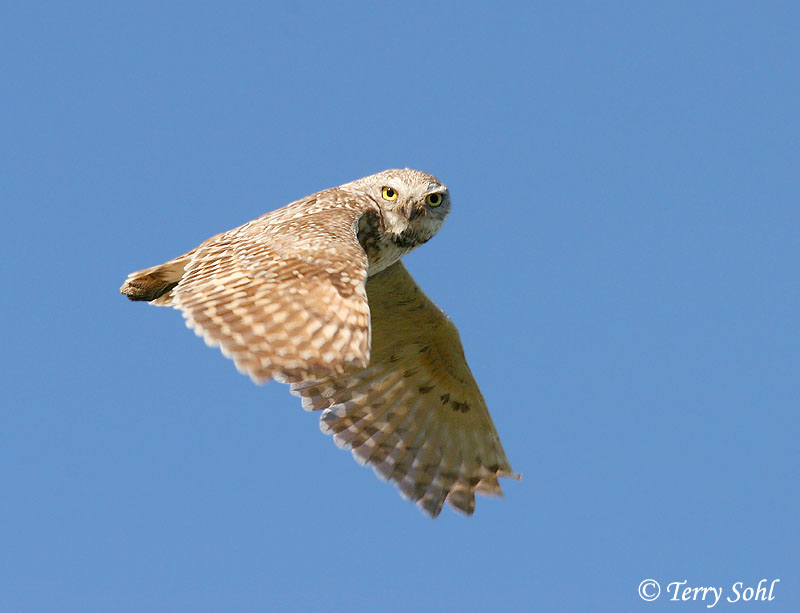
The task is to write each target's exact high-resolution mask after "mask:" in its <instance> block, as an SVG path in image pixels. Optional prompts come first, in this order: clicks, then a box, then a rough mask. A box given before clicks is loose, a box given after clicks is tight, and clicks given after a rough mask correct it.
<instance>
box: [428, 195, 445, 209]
mask: <svg viewBox="0 0 800 613" xmlns="http://www.w3.org/2000/svg"><path fill="white" fill-rule="evenodd" d="M425 203H426V204H427V205H428V206H434V207H435V206H439V205H440V204H441V203H442V195H441V194H428V196H427V198H425Z"/></svg>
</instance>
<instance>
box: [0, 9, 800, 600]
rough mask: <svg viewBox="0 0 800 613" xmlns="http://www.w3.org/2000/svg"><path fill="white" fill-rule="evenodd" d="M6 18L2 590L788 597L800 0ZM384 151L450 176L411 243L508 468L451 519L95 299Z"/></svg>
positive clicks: (394, 162) (217, 369) (257, 393)
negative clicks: (495, 492)
mask: <svg viewBox="0 0 800 613" xmlns="http://www.w3.org/2000/svg"><path fill="white" fill-rule="evenodd" d="M0 11H1V13H0V45H1V47H2V48H0V69H1V73H2V74H3V90H4V93H3V95H2V96H1V97H0V109H2V113H1V114H0V122H2V125H1V126H0V129H2V132H1V133H0V140H1V141H2V147H0V155H2V159H1V162H2V163H1V164H0V200H1V201H2V202H3V203H4V213H3V217H4V220H5V222H4V225H3V228H4V232H3V234H4V240H3V241H2V247H1V248H2V258H3V265H2V267H0V270H2V279H3V287H4V288H5V290H4V294H3V295H4V300H3V307H2V308H3V315H4V320H5V322H6V326H5V327H4V331H3V339H4V345H5V347H6V350H5V351H4V352H2V354H0V365H1V366H2V370H3V372H4V373H5V377H4V378H3V383H2V388H0V389H1V392H0V393H1V394H2V396H0V402H1V403H2V409H1V411H2V412H1V413H0V415H1V416H2V424H1V426H0V487H2V492H3V495H2V498H3V502H2V504H0V526H1V527H0V542H2V547H0V610H3V611H14V612H16V611H82V612H83V611H109V610H113V611H259V610H269V611H340V610H356V611H358V610H380V611H389V612H391V611H409V610H418V611H433V610H460V611H487V610H497V611H587V610H609V611H638V610H641V611H660V610H669V611H695V610H697V611H699V610H708V609H706V607H705V603H701V602H683V603H678V602H671V601H669V600H665V598H667V597H666V596H664V595H663V594H662V596H661V598H660V599H659V600H658V601H656V602H654V603H646V602H643V601H642V600H641V599H640V598H639V596H638V595H637V587H638V585H639V583H640V582H641V581H642V580H643V579H646V578H653V579H656V580H657V581H659V582H660V583H661V585H662V590H664V589H665V588H666V585H667V584H668V583H670V582H672V581H683V580H686V581H687V585H689V586H724V587H725V589H726V593H725V594H724V596H723V602H720V603H719V604H718V606H717V608H716V610H720V609H722V610H736V611H738V610H765V611H770V612H771V613H774V612H776V611H792V610H795V611H796V610H799V609H800V596H798V592H799V590H800V587H799V586H798V566H799V565H798V558H797V549H798V545H800V538H798V521H797V518H798V516H800V509H798V506H799V505H798V502H799V498H798V493H797V483H798V482H797V473H798V466H800V457H798V456H799V455H800V454H798V445H797V440H798V423H800V420H798V418H797V409H798V404H799V402H798V401H800V383H799V380H798V367H800V351H799V350H798V347H800V326H798V302H800V287H799V285H798V274H797V263H798V256H799V255H800V241H799V240H798V228H799V227H800V206H798V196H797V194H798V189H797V172H798V168H800V145H799V144H798V143H800V120H799V119H798V117H799V115H798V108H800V86H799V85H798V80H797V70H798V65H799V62H800V43H798V37H797V32H798V25H800V24H799V22H800V19H799V18H800V11H799V10H798V8H797V6H796V5H795V4H793V3H779V2H770V3H761V4H757V3H745V2H725V3H723V2H705V3H698V2H662V3H637V2H618V3H573V2H565V3H527V2H526V3H522V2H520V3H496V4H491V5H490V4H489V3H485V4H484V3H470V2H452V3H444V2H442V3H422V2H404V3H383V4H379V3H351V2H343V3H336V4H334V3H329V4H326V5H325V6H320V5H317V4H313V3H305V4H304V3H257V2H253V3H238V2H232V3H227V4H224V5H223V4H222V3H220V4H210V3H186V2H166V3H165V2H158V3H147V2H137V3H116V2H115V3H107V2H96V3H89V2H77V3H38V2H16V3H13V2H12V3H5V4H4V6H3V8H2V9H0ZM403 166H410V167H413V168H419V169H421V170H425V171H428V172H431V173H433V174H436V175H437V176H438V177H439V178H441V179H442V180H443V181H444V182H446V183H447V184H448V186H449V187H450V190H451V194H452V198H453V212H452V214H451V216H450V218H449V220H448V222H447V224H446V225H445V227H444V228H443V230H442V231H441V233H440V234H439V235H438V236H437V237H436V238H435V239H434V240H433V241H431V242H430V243H429V244H427V245H425V247H424V248H422V249H420V250H418V251H417V252H415V253H413V254H411V255H410V256H408V258H406V265H407V267H408V268H409V269H410V271H411V272H412V274H413V275H414V277H415V278H416V280H417V281H418V283H419V284H420V285H421V286H422V287H423V288H424V289H425V291H426V292H427V293H428V294H429V296H430V297H431V298H432V299H433V300H434V301H436V302H437V303H438V304H439V305H440V306H441V307H443V308H444V309H445V310H446V311H447V312H448V313H449V314H450V316H451V317H452V318H453V320H454V321H455V322H456V323H457V325H458V326H459V329H460V332H461V336H462V340H463V343H464V347H465V351H466V354H467V357H468V359H469V362H470V365H471V368H472V370H473V372H474V374H475V376H476V378H477V380H478V382H479V383H480V385H481V388H482V391H483V393H484V395H485V397H486V399H487V402H488V404H489V407H490V409H491V411H492V415H493V418H494V421H495V423H496V425H497V428H498V430H499V432H500V434H501V436H502V439H503V442H504V445H505V448H506V451H507V453H508V456H509V458H510V460H511V462H512V465H513V467H514V468H515V470H517V471H519V472H522V473H524V480H523V481H522V482H520V483H516V482H507V483H506V484H505V491H506V498H505V499H504V500H502V501H498V500H487V499H481V500H479V501H478V506H477V511H476V513H475V515H474V517H472V518H464V517H461V516H459V515H457V514H455V513H453V512H451V511H450V510H447V509H446V510H445V511H444V512H443V513H442V515H441V517H440V518H439V519H437V520H436V521H431V520H429V519H427V518H426V517H424V516H423V515H422V514H421V513H420V512H419V511H418V510H417V509H416V508H415V507H414V506H412V505H410V504H408V503H406V502H405V501H403V500H402V499H401V498H400V497H399V496H398V495H397V493H396V491H395V490H394V488H393V487H391V486H388V485H386V484H383V483H381V482H380V481H378V480H377V479H376V478H375V477H374V475H373V474H372V472H371V471H369V470H366V469H364V468H361V467H359V466H358V465H357V464H356V463H355V462H353V460H352V458H351V457H350V456H349V454H347V453H344V452H342V451H340V450H338V449H337V448H336V447H335V445H333V443H332V441H331V440H330V439H329V438H328V437H325V436H324V435H322V434H321V433H320V432H319V429H318V426H317V416H316V415H312V414H308V413H305V412H304V411H302V409H301V408H300V404H299V401H298V400H297V399H296V398H294V397H293V396H291V395H290V394H289V392H288V389H287V388H286V387H284V386H281V385H279V384H276V383H271V384H269V385H266V386H262V387H259V386H255V385H253V384H252V383H251V382H250V381H249V380H248V379H247V378H246V377H242V376H241V375H239V374H238V373H237V372H236V370H235V368H234V367H233V365H232V364H231V363H230V362H229V361H227V360H225V359H224V358H223V357H222V356H221V355H220V354H219V352H217V351H215V350H210V349H208V348H206V347H205V346H204V344H203V343H202V341H201V340H199V339H198V338H197V337H195V336H194V334H192V333H191V332H190V331H188V330H186V329H185V327H184V325H183V323H182V320H181V318H180V316H179V314H178V313H177V312H174V311H171V310H165V309H155V308H152V307H148V306H146V305H142V304H131V303H128V302H127V301H125V300H124V299H123V298H122V297H121V296H119V294H118V293H117V292H118V287H119V285H120V284H121V282H122V281H123V279H124V278H125V275H126V274H127V273H128V272H130V271H132V270H136V269H139V268H143V267H146V266H150V265H154V264H158V263H160V262H162V261H165V260H167V259H169V258H171V257H173V256H175V255H178V254H180V253H182V252H184V251H186V250H188V249H190V248H191V247H194V246H195V245H196V244H198V243H199V242H201V241H202V240H204V239H205V238H207V237H208V236H210V235H212V234H216V233H217V232H220V231H223V230H226V229H229V228H231V227H234V226H237V225H239V224H241V223H243V222H245V221H247V220H249V219H251V218H253V217H255V216H257V215H260V214H261V213H263V212H266V211H268V210H271V209H274V208H277V207H279V206H282V205H283V204H285V203H287V202H289V201H291V200H293V199H295V198H298V197H300V196H303V195H305V194H308V193H311V192H314V191H317V190H319V189H323V188H325V187H330V186H333V185H337V184H340V183H343V182H345V181H349V180H352V179H355V178H357V177H360V176H363V175H366V174H371V173H373V172H377V171H380V170H383V169H384V168H390V167H403ZM762 578H766V579H769V580H773V579H780V580H781V582H780V583H779V584H777V587H776V589H775V600H774V601H772V602H770V603H768V604H765V605H763V606H764V608H763V609H759V608H758V607H757V606H755V605H753V604H752V603H750V605H749V606H742V603H738V604H730V603H727V602H725V601H724V597H725V596H732V595H733V592H732V591H731V586H732V585H733V584H734V583H735V582H737V581H742V582H743V583H744V586H748V585H753V586H755V585H756V584H757V583H758V581H759V580H760V579H762ZM712 610H713V609H712Z"/></svg>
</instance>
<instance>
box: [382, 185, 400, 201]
mask: <svg viewBox="0 0 800 613" xmlns="http://www.w3.org/2000/svg"><path fill="white" fill-rule="evenodd" d="M381 195H382V196H383V199H384V200H397V191H396V190H394V189H392V188H391V187H384V188H383V190H381Z"/></svg>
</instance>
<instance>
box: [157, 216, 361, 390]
mask: <svg viewBox="0 0 800 613" xmlns="http://www.w3.org/2000/svg"><path fill="white" fill-rule="evenodd" d="M311 204H313V203H308V206H309V207H310V206H311ZM298 209H299V210H300V211H301V212H297V210H298ZM290 211H294V213H293V214H292V215H288V214H287V213H283V215H284V216H283V217H276V215H275V214H267V215H265V216H264V217H261V218H259V219H256V220H254V221H252V222H250V223H248V224H245V225H244V226H241V227H240V228H236V229H235V230H231V231H230V232H226V233H223V234H220V235H218V236H215V237H213V238H212V239H209V240H208V241H207V242H206V243H204V244H203V245H201V246H200V247H198V248H197V249H196V250H194V251H193V252H190V253H189V254H187V256H190V259H189V260H188V263H187V264H186V266H185V270H184V271H183V273H182V276H181V277H180V280H179V281H178V282H177V284H176V285H175V286H174V287H173V288H171V290H170V292H171V293H170V296H169V297H167V296H165V297H162V298H161V299H160V300H162V301H163V300H164V298H168V301H167V302H166V304H171V305H172V306H174V307H176V308H178V309H180V310H181V311H182V312H183V315H184V317H185V319H186V323H187V325H188V326H189V327H191V328H193V329H194V330H195V332H197V333H198V334H199V335H201V336H203V338H204V339H205V340H206V343H208V344H209V345H212V346H216V345H218V346H219V347H220V348H221V350H222V352H223V353H224V354H225V355H226V356H228V357H229V358H231V359H233V361H234V362H235V363H236V366H237V368H238V369H239V370H240V371H241V372H243V373H246V374H248V375H250V377H251V378H252V379H253V380H254V381H256V382H261V381H265V380H267V379H269V378H275V379H278V380H280V381H284V382H293V381H305V380H308V379H310V378H316V377H320V376H328V375H332V374H337V373H342V372H344V371H346V370H353V369H356V368H363V367H364V366H365V365H366V364H367V363H368V360H369V346H370V319H369V307H368V305H367V296H366V292H365V287H364V285H365V282H366V277H367V257H366V254H365V252H364V249H363V248H362V247H361V245H360V244H359V242H358V238H357V234H356V233H357V225H358V220H359V218H360V217H361V216H362V215H363V214H364V213H365V209H364V206H363V205H357V204H354V205H353V206H351V207H348V206H346V203H344V204H342V203H340V204H339V205H338V206H337V207H336V208H329V209H326V210H324V211H322V212H316V213H311V214H304V213H303V212H302V208H301V207H299V206H295V209H291V210H290ZM179 260H180V258H179ZM150 274H151V275H152V272H151V273H150Z"/></svg>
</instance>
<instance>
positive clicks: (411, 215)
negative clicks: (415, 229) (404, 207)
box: [408, 206, 426, 221]
mask: <svg viewBox="0 0 800 613" xmlns="http://www.w3.org/2000/svg"><path fill="white" fill-rule="evenodd" d="M425 213H426V210H425V207H424V206H419V207H411V208H410V210H409V211H408V220H409V221H414V220H415V219H417V217H422V216H423V215H425Z"/></svg>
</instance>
